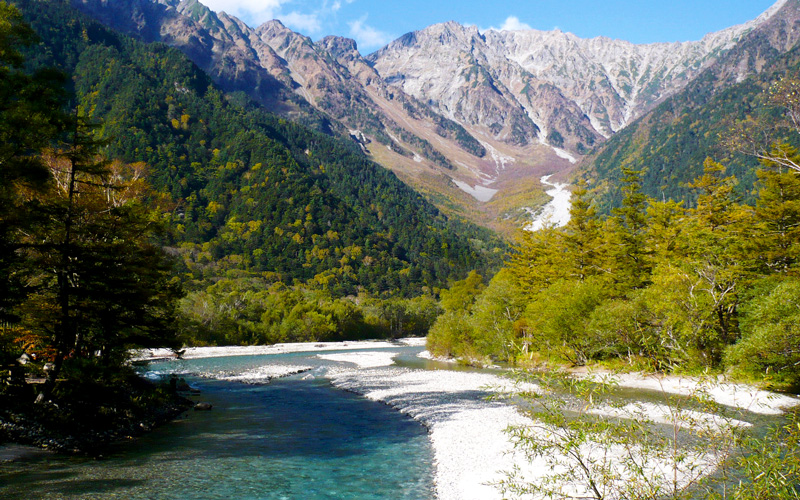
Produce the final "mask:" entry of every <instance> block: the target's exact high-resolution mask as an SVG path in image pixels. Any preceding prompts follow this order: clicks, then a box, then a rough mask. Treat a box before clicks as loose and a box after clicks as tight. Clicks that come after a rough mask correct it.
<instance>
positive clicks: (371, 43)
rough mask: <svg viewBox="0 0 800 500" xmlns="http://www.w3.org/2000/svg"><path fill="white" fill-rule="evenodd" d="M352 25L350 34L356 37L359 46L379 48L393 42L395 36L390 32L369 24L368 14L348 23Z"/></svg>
mask: <svg viewBox="0 0 800 500" xmlns="http://www.w3.org/2000/svg"><path fill="white" fill-rule="evenodd" d="M347 25H348V26H350V36H352V37H353V38H355V40H356V42H357V43H358V46H359V48H361V49H364V48H370V49H373V48H378V47H382V46H384V45H386V44H387V43H389V42H391V41H392V40H393V39H394V37H393V36H392V35H390V34H389V33H385V32H383V31H379V30H377V29H375V28H373V27H372V26H370V25H368V24H367V15H366V14H364V15H363V16H361V18H359V19H356V20H354V21H350V22H349V23H347Z"/></svg>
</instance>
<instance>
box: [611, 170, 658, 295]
mask: <svg viewBox="0 0 800 500" xmlns="http://www.w3.org/2000/svg"><path fill="white" fill-rule="evenodd" d="M642 176H643V172H641V171H636V170H632V169H630V168H628V167H623V168H622V179H620V182H621V183H622V194H623V198H622V205H621V206H620V207H619V208H617V209H614V211H613V213H614V217H613V219H612V222H613V226H612V227H613V233H612V234H611V235H610V237H611V240H612V243H611V245H612V246H611V251H610V254H611V258H612V260H613V266H614V275H615V279H616V280H617V283H618V285H619V286H620V287H621V289H622V290H623V291H625V290H633V289H637V288H642V287H644V286H646V285H647V283H648V282H649V280H650V273H651V271H652V264H651V262H650V259H649V254H650V252H649V250H648V248H647V241H646V232H647V213H646V208H647V196H645V195H644V194H643V193H642Z"/></svg>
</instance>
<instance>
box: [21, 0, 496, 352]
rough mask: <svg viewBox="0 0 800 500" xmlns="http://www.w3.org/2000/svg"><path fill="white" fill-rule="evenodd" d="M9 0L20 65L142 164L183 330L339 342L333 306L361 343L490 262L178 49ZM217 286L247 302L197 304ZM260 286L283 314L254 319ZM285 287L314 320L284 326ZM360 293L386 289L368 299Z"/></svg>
mask: <svg viewBox="0 0 800 500" xmlns="http://www.w3.org/2000/svg"><path fill="white" fill-rule="evenodd" d="M16 5H18V6H19V8H20V9H21V11H22V12H23V15H24V16H25V19H26V21H27V22H29V23H30V24H31V26H32V27H33V29H34V30H35V31H36V32H37V33H38V35H39V37H40V38H39V42H38V43H37V44H35V45H31V46H29V47H27V48H24V49H22V50H23V54H24V55H25V56H26V57H27V64H26V67H27V69H28V70H29V71H36V70H37V69H39V68H45V67H58V68H59V69H61V70H62V71H64V72H65V73H67V74H69V75H71V76H72V78H71V82H70V85H69V86H70V90H71V91H72V93H73V95H74V102H73V103H72V104H73V106H74V107H75V108H76V110H77V113H78V114H80V115H81V116H84V117H85V118H86V120H88V121H90V122H92V123H95V124H97V126H96V127H95V128H94V130H93V132H92V137H93V138H94V139H96V140H98V141H102V142H103V144H102V146H101V147H100V148H99V150H98V152H99V153H102V155H103V156H105V157H107V158H114V159H119V160H120V161H122V162H124V163H127V164H134V165H138V166H139V168H140V169H141V171H142V174H141V175H142V176H143V177H144V178H145V179H146V180H147V182H148V183H149V185H150V187H151V189H150V190H149V191H148V194H147V201H148V202H149V203H150V204H151V205H152V206H154V207H157V208H158V209H159V210H160V212H161V217H162V221H163V222H164V227H165V231H162V232H161V233H160V235H159V239H158V242H159V243H160V244H161V245H162V246H164V247H165V248H166V249H167V251H168V252H169V253H170V254H171V255H172V256H174V257H175V259H176V261H177V271H176V274H177V276H179V277H180V280H181V282H182V283H183V286H184V288H185V289H186V290H187V292H188V293H189V295H188V297H187V298H186V299H185V300H184V301H183V302H182V303H181V308H182V310H183V312H184V313H185V314H184V316H183V321H182V323H181V324H182V325H183V327H184V331H185V332H188V336H187V337H184V338H185V340H187V341H190V342H192V341H201V342H212V343H255V342H274V341H278V340H283V341H286V340H293V339H295V338H297V339H300V338H302V339H317V340H319V339H329V338H339V336H340V335H341V329H340V326H341V325H342V324H343V323H342V322H341V321H345V320H341V321H340V319H337V318H338V317H337V316H336V314H334V313H332V312H331V310H330V308H336V307H339V306H340V305H342V306H343V307H345V308H351V309H352V308H355V309H358V315H359V317H361V318H363V321H362V322H361V323H359V324H360V325H361V330H360V331H359V332H358V333H357V334H356V333H353V335H355V336H357V337H364V336H372V335H378V336H382V337H385V336H389V335H400V334H409V333H421V331H420V330H419V329H418V328H416V327H411V326H409V325H412V324H414V323H415V322H416V321H422V322H424V321H427V320H425V319H424V318H423V317H421V316H419V315H418V314H417V313H416V312H414V311H417V310H418V309H419V308H418V307H417V306H416V305H415V304H416V301H419V300H422V299H413V297H418V296H422V295H427V296H428V297H432V296H433V295H434V294H435V292H436V290H437V289H439V288H441V287H444V286H447V284H448V282H450V281H452V280H453V279H458V278H460V277H463V276H465V275H466V273H467V272H468V271H469V270H471V269H475V268H478V269H483V270H488V269H489V268H490V267H491V266H492V265H496V264H497V263H498V262H499V259H500V257H501V255H502V252H503V244H502V243H501V242H500V240H499V239H497V238H496V237H494V236H493V235H492V234H491V233H490V232H489V231H487V230H484V229H480V228H477V227H475V226H472V225H470V224H467V223H462V222H459V221H456V220H449V219H447V218H446V217H445V216H444V215H442V214H440V213H439V212H438V211H437V209H436V208H435V207H433V205H431V204H430V203H428V202H427V201H426V200H424V199H423V198H422V197H421V196H420V195H418V194H417V193H415V192H414V191H413V190H411V189H410V188H409V187H407V186H406V185H404V184H403V183H402V182H400V181H399V180H398V179H397V178H396V177H395V176H394V174H392V173H390V172H388V171H387V170H385V169H383V168H381V167H379V166H377V165H376V164H374V163H372V162H371V161H369V160H368V159H367V158H366V157H365V156H364V155H363V154H362V153H361V151H360V149H359V147H358V146H357V145H356V144H354V143H352V142H350V141H347V140H344V139H339V138H336V137H331V136H327V135H324V134H321V133H319V132H315V131H312V130H310V129H308V128H305V127H303V126H301V125H298V124H295V123H292V122H288V121H286V120H283V119H280V118H278V117H276V116H274V115H272V114H270V113H267V112H265V111H264V110H263V109H262V108H260V107H258V106H256V105H254V104H253V103H252V102H250V101H249V100H248V99H247V98H246V97H245V96H244V95H243V94H240V95H226V94H224V93H222V92H221V91H220V90H218V89H217V88H216V87H215V86H214V85H213V84H212V82H211V81H210V79H209V78H208V77H207V76H206V75H205V74H204V73H202V72H201V71H200V70H199V69H198V68H197V67H196V66H195V65H194V64H192V63H191V62H189V61H188V60H187V59H186V58H185V57H184V56H183V55H182V54H181V53H180V52H178V51H177V50H174V49H170V48H168V47H166V46H164V45H161V44H144V43H141V42H138V41H136V40H134V39H131V38H129V37H127V36H124V35H120V34H118V33H115V32H113V31H111V30H108V29H106V28H104V27H103V26H102V25H100V24H98V23H97V22H95V21H92V20H90V19H88V18H86V17H85V16H83V15H81V14H79V13H78V12H76V11H75V10H74V9H72V8H71V7H70V6H69V2H67V1H61V0H59V1H48V2H42V1H38V0H21V1H19V2H17V3H16ZM220 280H222V281H223V282H222V283H218V282H219V281H220ZM223 289H224V290H225V294H226V297H227V296H229V295H232V296H235V297H236V298H237V299H236V300H238V301H240V302H242V303H247V304H249V305H248V307H242V308H232V309H231V308H226V307H224V306H220V307H218V305H217V303H216V302H213V301H211V302H209V301H207V300H205V299H207V298H208V297H210V296H216V294H219V293H220V291H221V290H223ZM287 290H288V291H287ZM286 294H288V295H286ZM266 295H270V297H271V298H270V299H269V300H270V301H271V302H272V303H278V304H283V305H287V307H288V309H286V310H281V311H278V312H276V313H275V314H272V315H271V316H269V317H267V316H265V317H264V318H261V319H260V320H259V319H258V318H257V317H256V316H254V314H255V313H254V311H260V310H261V309H260V308H262V307H263V302H264V300H265V299H264V297H265V296H266ZM357 296H358V297H360V298H358V299H356V298H355V297H357ZM297 297H305V299H306V301H307V302H306V303H305V304H306V306H308V305H309V304H312V305H314V306H313V307H311V309H313V310H314V311H315V313H317V314H318V316H317V319H318V320H319V321H316V322H315V321H311V320H309V319H308V317H309V316H308V315H306V321H307V322H308V321H310V323H312V324H310V325H308V330H307V331H297V332H296V333H295V334H294V336H293V335H287V334H286V332H287V331H291V330H292V328H294V327H297V326H299V325H298V323H297V322H296V321H294V319H292V318H294V317H295V316H297V314H299V310H297V311H295V312H294V315H293V313H292V308H293V307H294V306H295V305H296V304H295V302H296V301H295V299H296V298H297ZM347 297H350V299H348V298H347ZM370 297H376V298H382V299H388V298H392V297H395V298H394V299H392V300H391V301H390V302H387V306H386V307H377V306H375V304H376V302H374V301H372V299H370ZM228 298H230V297H228ZM284 299H285V300H284ZM378 303H379V302H378ZM199 304H205V307H204V308H199V307H198V305H199ZM289 304H290V306H288V305H289ZM363 304H371V305H370V306H364V307H366V309H363V310H362V305H363ZM398 304H399V305H398ZM317 306H318V307H317ZM398 307H399V309H398ZM411 316H413V319H409V318H411ZM346 321H351V319H348V320H346ZM359 321H361V320H359ZM258 322H262V323H264V324H266V326H264V324H262V325H258V326H255V325H254V323H258ZM290 325H291V326H290ZM346 330H347V331H348V332H353V331H354V329H353V328H349V327H348V328H346Z"/></svg>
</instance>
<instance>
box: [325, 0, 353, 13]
mask: <svg viewBox="0 0 800 500" xmlns="http://www.w3.org/2000/svg"><path fill="white" fill-rule="evenodd" d="M355 1H356V0H344V3H346V4H351V3H353V2H355ZM327 7H328V0H325V4H324V7H323V9H325V8H327ZM329 8H330V10H331V12H339V9H341V8H342V0H334V2H333V3H332V4H331V5H330V7H329Z"/></svg>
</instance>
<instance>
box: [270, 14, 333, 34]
mask: <svg viewBox="0 0 800 500" xmlns="http://www.w3.org/2000/svg"><path fill="white" fill-rule="evenodd" d="M278 18H279V19H280V20H281V22H282V23H283V24H285V25H286V26H288V27H290V28H292V29H295V30H298V31H300V32H301V33H305V34H312V35H315V34H317V33H319V32H321V31H322V22H321V21H320V19H319V15H318V13H317V12H313V13H311V14H301V13H300V12H297V11H294V12H290V13H288V14H281V15H279V16H278Z"/></svg>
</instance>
